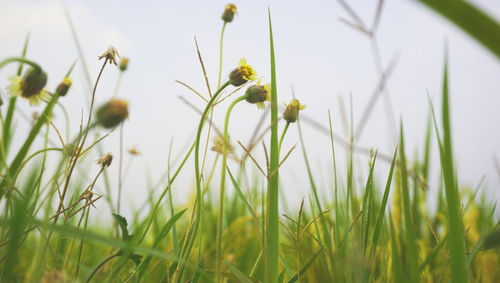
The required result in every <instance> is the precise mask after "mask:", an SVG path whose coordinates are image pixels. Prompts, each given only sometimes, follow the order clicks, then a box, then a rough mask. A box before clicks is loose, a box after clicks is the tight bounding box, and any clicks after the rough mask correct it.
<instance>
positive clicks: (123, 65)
mask: <svg viewBox="0 0 500 283" xmlns="http://www.w3.org/2000/svg"><path fill="white" fill-rule="evenodd" d="M127 67H128V58H127V57H122V60H121V61H120V66H119V68H120V71H122V72H125V71H126V70H127Z"/></svg>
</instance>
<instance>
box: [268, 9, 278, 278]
mask: <svg viewBox="0 0 500 283" xmlns="http://www.w3.org/2000/svg"><path fill="white" fill-rule="evenodd" d="M267 11H268V16H269V52H270V58H271V124H273V123H275V121H277V120H278V92H277V87H276V86H277V82H276V61H275V57H274V40H273V29H272V25H271V9H270V8H268V10H267ZM270 155H271V157H270V163H269V172H276V173H274V174H273V176H271V178H269V181H268V187H267V225H266V226H267V229H266V232H267V238H266V257H267V260H266V264H267V274H266V279H267V280H266V282H273V283H274V282H276V281H278V275H279V266H278V255H279V197H278V191H279V188H278V183H279V174H278V164H279V148H278V125H277V123H275V124H274V126H273V127H272V128H271V154H270Z"/></svg>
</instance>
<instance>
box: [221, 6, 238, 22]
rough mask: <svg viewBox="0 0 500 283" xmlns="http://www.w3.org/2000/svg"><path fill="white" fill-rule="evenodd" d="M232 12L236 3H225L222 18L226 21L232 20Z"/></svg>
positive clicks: (234, 12) (234, 10) (234, 11)
mask: <svg viewBox="0 0 500 283" xmlns="http://www.w3.org/2000/svg"><path fill="white" fill-rule="evenodd" d="M234 14H236V5H234V4H227V5H226V7H225V8H224V13H222V20H223V21H224V22H226V23H230V22H232V21H233V18H234Z"/></svg>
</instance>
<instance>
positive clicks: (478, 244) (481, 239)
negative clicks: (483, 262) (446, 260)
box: [465, 205, 496, 267]
mask: <svg viewBox="0 0 500 283" xmlns="http://www.w3.org/2000/svg"><path fill="white" fill-rule="evenodd" d="M495 208H496V205H495V206H493V209H492V210H491V212H490V214H489V215H488V218H487V220H486V223H490V222H491V220H492V219H493V215H494V214H495ZM487 231H488V225H487V224H486V225H484V228H483V231H482V232H481V235H480V236H479V239H478V240H477V242H476V244H475V245H474V248H472V251H471V252H470V255H469V257H468V258H467V261H466V262H465V264H466V265H467V267H469V266H471V263H472V261H473V260H474V258H475V257H476V254H477V253H478V252H479V249H480V248H481V246H482V245H483V243H484V238H485V237H486V233H487Z"/></svg>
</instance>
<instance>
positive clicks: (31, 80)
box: [7, 68, 48, 105]
mask: <svg viewBox="0 0 500 283" xmlns="http://www.w3.org/2000/svg"><path fill="white" fill-rule="evenodd" d="M9 80H10V82H11V84H10V85H9V86H8V87H7V91H8V92H9V94H10V95H11V96H21V97H23V98H25V99H28V101H29V102H30V104H31V105H38V104H40V100H41V99H47V98H48V92H47V91H46V90H44V89H43V87H44V86H45V84H46V83H47V74H46V73H45V72H44V71H43V70H42V69H41V68H31V69H29V70H28V71H27V72H26V73H25V74H24V76H23V77H22V78H21V77H19V76H12V77H10V78H9Z"/></svg>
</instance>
